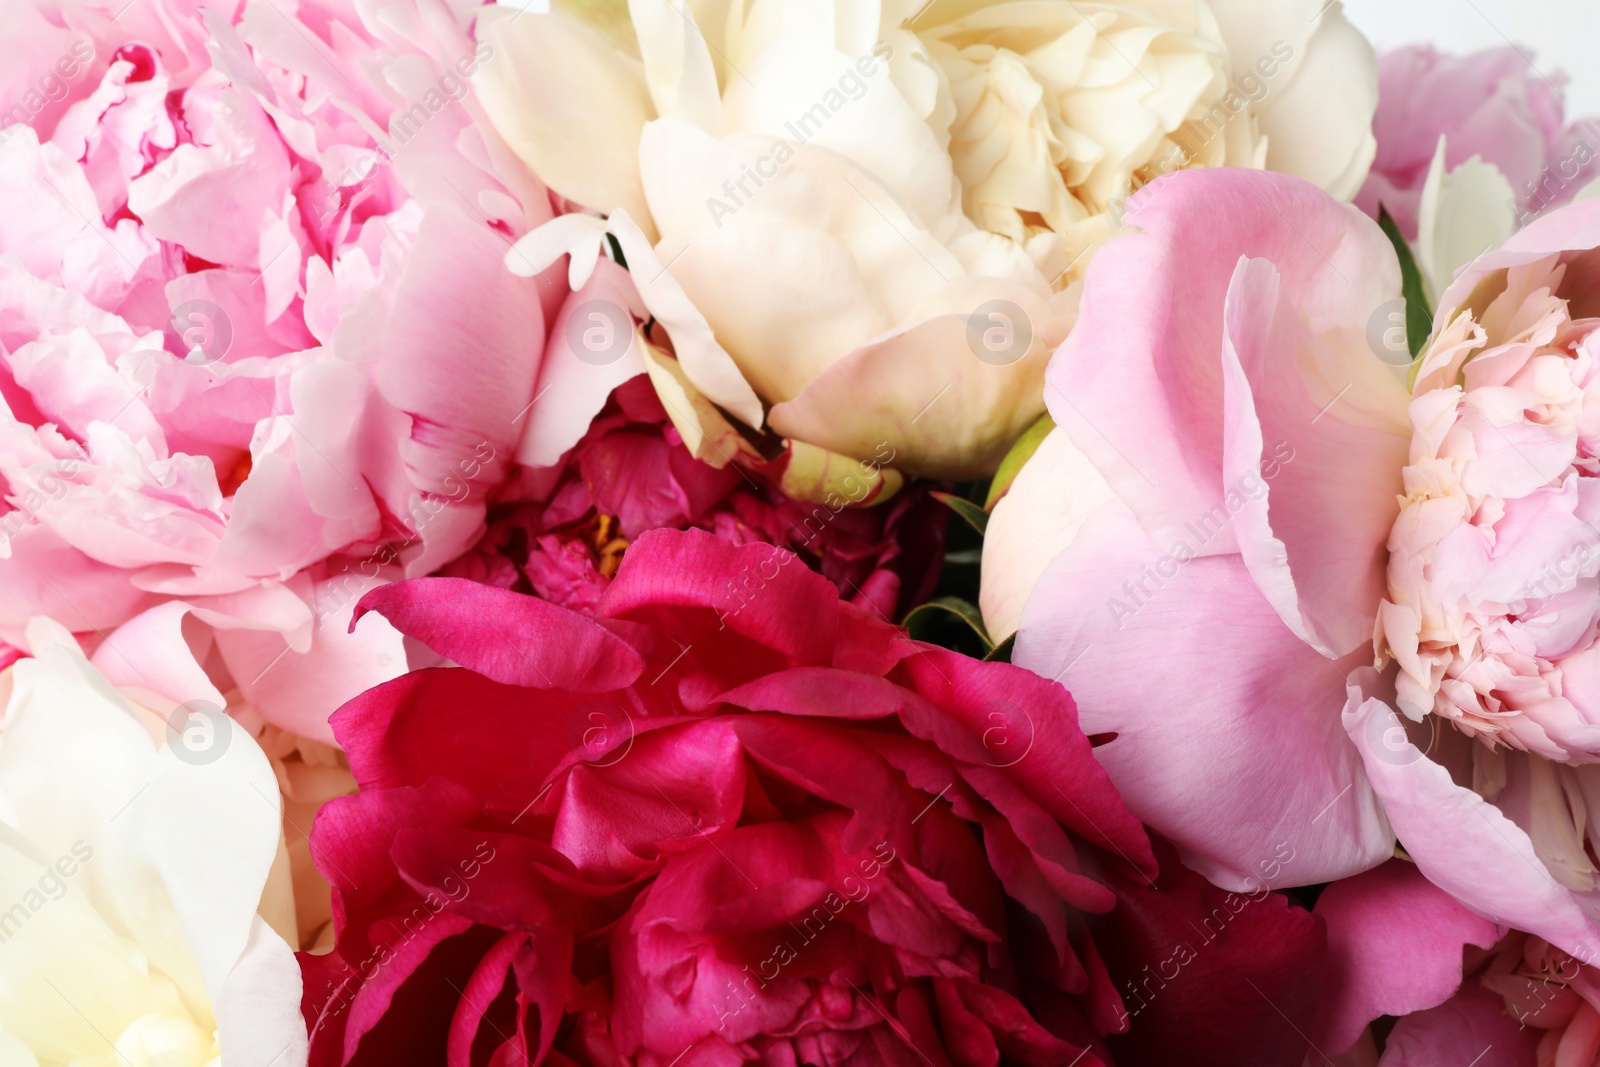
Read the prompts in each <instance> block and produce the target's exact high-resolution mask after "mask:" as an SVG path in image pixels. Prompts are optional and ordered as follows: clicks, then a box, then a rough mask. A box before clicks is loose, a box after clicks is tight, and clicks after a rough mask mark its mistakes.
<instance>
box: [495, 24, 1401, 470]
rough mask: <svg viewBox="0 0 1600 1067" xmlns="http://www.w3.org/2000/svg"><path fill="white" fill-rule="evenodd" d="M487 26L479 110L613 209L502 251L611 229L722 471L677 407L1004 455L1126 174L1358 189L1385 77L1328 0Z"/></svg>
mask: <svg viewBox="0 0 1600 1067" xmlns="http://www.w3.org/2000/svg"><path fill="white" fill-rule="evenodd" d="M1319 9H1320V10H1319ZM483 35H484V37H485V39H486V40H488V41H490V42H492V43H493V46H494V48H495V50H496V54H497V55H499V56H501V57H503V61H500V62H496V63H493V64H489V65H487V66H486V67H485V69H484V71H483V75H482V78H481V82H480V92H481V96H482V99H483V103H484V105H485V108H486V109H487V111H488V112H489V114H490V116H491V118H492V120H493V121H494V123H495V125H496V127H497V128H498V129H499V130H500V132H501V133H502V134H503V135H504V137H505V139H506V140H507V142H508V143H509V144H510V145H511V146H512V147H513V148H514V149H515V150H516V151H518V152H519V153H520V154H521V155H522V157H523V158H524V159H525V160H526V161H527V162H528V163H529V164H530V165H531V166H532V167H533V168H534V169H535V170H536V171H537V172H538V173H539V174H540V175H541V176H542V177H543V178H544V179H545V180H546V181H547V182H548V183H549V185H550V186H551V188H553V189H554V190H555V191H556V192H558V193H560V194H561V195H563V196H565V197H566V198H568V199H569V200H571V201H573V202H575V203H578V204H581V205H584V206H586V207H588V208H591V209H594V210H596V211H599V212H601V213H604V214H605V215H607V216H608V220H607V222H606V223H605V224H603V225H602V224H600V223H599V222H598V221H597V220H593V219H583V218H581V217H580V218H576V219H575V218H571V217H568V218H564V219H559V220H556V222H554V223H551V224H549V225H548V226H547V227H545V228H544V229H543V230H540V231H535V232H534V233H532V234H530V235H529V236H528V237H526V238H524V240H523V243H522V245H521V246H520V247H519V249H518V250H517V251H515V252H514V253H513V254H512V255H511V256H510V257H508V260H507V262H508V264H510V265H511V266H512V268H513V269H516V270H519V271H522V272H532V271H535V270H538V269H542V268H543V267H545V266H546V265H548V264H549V263H550V262H553V261H554V260H555V259H556V258H558V257H559V256H560V255H561V254H562V253H564V252H570V253H572V256H573V260H572V271H573V279H572V280H573V282H574V283H575V284H581V283H582V282H583V281H584V280H586V278H587V274H588V270H589V268H590V267H591V266H592V265H593V263H594V262H595V257H596V255H597V254H598V251H599V246H600V241H601V240H602V238H603V237H604V233H605V230H606V229H609V230H610V232H611V234H612V235H613V236H614V237H615V238H616V239H617V241H618V243H619V245H620V247H621V249H622V251H623V253H624V255H625V257H626V258H627V261H628V263H629V265H630V267H631V269H632V271H633V275H634V279H635V282H636V283H637V285H638V287H639V291H640V296H641V297H642V299H643V302H644V304H645V305H646V307H647V308H648V311H649V313H650V315H651V316H653V317H654V319H655V320H656V322H658V323H659V324H660V325H661V327H663V328H664V331H665V335H666V336H665V338H661V337H659V336H658V337H657V338H656V339H657V340H659V342H660V343H661V345H663V346H665V345H666V344H667V343H668V342H669V341H670V347H671V348H672V350H673V352H674V354H675V355H676V358H677V361H678V364H677V366H678V368H679V369H681V372H682V373H681V375H679V374H673V375H672V378H673V381H674V382H676V386H673V385H671V383H666V377H665V375H663V374H661V373H657V374H656V377H657V381H658V384H662V383H666V384H668V385H669V388H668V390H667V391H668V392H673V393H677V392H680V391H683V390H692V394H691V395H689V396H687V397H685V396H681V395H679V396H669V397H666V398H665V399H667V400H668V408H669V410H670V411H672V412H673V415H674V420H675V421H676V422H678V423H679V426H680V428H681V429H685V433H686V436H688V437H690V438H691V439H694V440H699V439H700V438H701V437H705V438H706V439H707V440H708V441H710V445H709V446H708V447H706V448H705V449H703V456H704V458H707V459H708V460H710V461H712V462H718V461H719V459H720V461H722V462H726V460H727V459H729V458H731V455H732V453H734V452H737V451H745V448H746V446H743V445H741V444H740V441H739V439H737V435H731V434H728V433H726V432H722V433H717V432H712V431H711V430H709V429H708V428H707V427H706V426H705V412H704V411H703V410H694V411H691V410H690V407H691V405H692V401H693V400H694V399H695V398H696V397H704V398H705V399H708V400H710V401H711V402H713V403H714V404H715V405H716V406H717V407H718V408H720V409H721V412H725V413H727V414H729V415H731V416H732V417H733V418H735V419H737V420H738V421H739V422H742V423H743V424H744V426H745V427H747V428H749V429H752V430H759V429H770V430H771V431H772V432H773V433H774V434H776V435H781V436H782V437H785V438H788V439H789V441H790V442H791V444H792V443H794V442H804V443H806V444H808V445H810V446H814V447H815V448H816V449H820V450H822V452H823V453H825V454H831V455H835V456H839V457H846V458H850V459H856V460H860V459H865V458H866V457H869V456H876V455H881V454H882V452H881V446H883V445H884V444H887V445H888V446H890V447H892V448H893V450H894V455H895V460H894V463H893V466H894V467H895V468H896V469H898V470H901V471H904V472H906V473H910V474H922V475H928V476H934V477H968V476H975V475H979V474H983V473H986V472H989V471H992V470H993V469H994V467H995V466H996V464H997V463H998V462H999V460H1000V458H1001V457H1002V456H1003V455H1004V453H1005V450H1006V448H1007V447H1008V445H1009V444H1010V443H1011V442H1012V441H1013V440H1014V439H1015V438H1016V436H1017V435H1018V434H1019V433H1020V432H1021V431H1022V430H1023V429H1024V428H1025V427H1026V426H1027V425H1029V424H1030V423H1031V422H1032V421H1033V420H1035V419H1036V418H1037V417H1038V416H1039V415H1040V414H1041V413H1042V412H1043V399H1042V392H1043V374H1044V366H1045V363H1046V361H1047V359H1048V357H1049V354H1050V352H1051V351H1053V350H1054V348H1055V347H1056V346H1057V345H1058V344H1059V343H1060V342H1061V341H1062V340H1063V339H1064V338H1065V336H1066V334H1067V331H1068V330H1069V328H1070V327H1071V324H1072V321H1073V318H1074V316H1075V309H1076V303H1077V288H1078V286H1077V281H1078V279H1079V278H1081V276H1082V273H1083V270H1084V268H1085V267H1086V266H1087V263H1088V259H1089V254H1090V253H1091V252H1092V251H1093V250H1094V249H1095V248H1096V247H1097V246H1098V245H1099V244H1100V243H1102V242H1103V241H1105V240H1106V239H1107V238H1108V237H1110V236H1111V235H1112V234H1113V233H1115V232H1116V231H1117V229H1118V228H1119V227H1120V225H1121V212H1120V204H1121V202H1122V200H1124V199H1125V198H1126V196H1127V195H1128V194H1129V193H1130V192H1131V191H1132V190H1134V189H1137V188H1138V187H1140V186H1141V185H1143V184H1144V183H1145V182H1147V181H1149V180H1151V179H1153V178H1155V177H1157V176H1159V175H1160V174H1162V173H1165V172H1167V171H1171V170H1175V169H1182V168H1187V167H1202V166H1203V167H1209V166H1221V165H1229V166H1249V167H1260V166H1266V167H1270V168H1273V169H1279V170H1285V171H1288V172H1291V173H1294V174H1298V175H1300V176H1302V177H1305V178H1308V179H1310V180H1312V181H1315V182H1317V183H1318V184H1320V185H1322V186H1323V187H1324V188H1326V189H1328V190H1329V191H1330V192H1332V193H1334V194H1335V195H1337V196H1340V197H1344V198H1348V197H1350V196H1352V195H1353V194H1354V193H1355V192H1356V190H1357V189H1358V188H1359V187H1360V185H1361V182H1362V179H1363V178H1364V176H1365V174H1366V171H1367V167H1368V165H1369V164H1370V162H1371V159H1372V155H1373V151H1374V144H1373V141H1372V135H1371V131H1370V126H1371V118H1372V113H1373V110H1374V107H1375V104H1376V95H1377V82H1376V78H1377V75H1376V66H1375V62H1374V60H1373V57H1372V54H1371V50H1370V49H1369V48H1368V46H1367V44H1366V42H1365V41H1364V40H1363V39H1362V38H1361V37H1360V36H1359V34H1357V33H1356V32H1355V31H1354V30H1353V29H1351V27H1350V26H1349V25H1348V24H1347V23H1346V22H1345V21H1344V18H1343V16H1342V14H1341V13H1340V8H1339V4H1338V3H1337V2H1334V3H1331V4H1328V5H1327V6H1326V7H1322V5H1321V4H1319V3H1317V2H1315V0H1305V2H1300V0H1294V2H1274V3H1271V4H1268V3H1266V2H1263V0H1209V2H1205V0H1123V2H1115V3H1077V2H1073V0H1034V2H1020V0H1011V2H999V3H983V2H979V0H935V2H933V3H929V4H927V5H926V6H922V7H920V9H919V4H918V3H916V2H914V0H903V2H894V0H891V2H887V3H880V2H877V0H841V2H839V3H837V4H832V5H822V6H818V5H815V4H803V3H800V2H798V0H751V2H750V3H748V4H744V3H740V4H733V3H730V2H728V0H696V2H692V3H689V4H688V5H687V6H680V5H676V4H673V3H671V2H670V0H631V2H630V3H629V5H628V8H627V14H626V16H624V15H623V14H622V12H621V10H620V4H618V3H616V2H610V3H590V4H587V5H585V6H584V9H583V14H582V15H577V14H573V13H571V12H570V11H563V10H560V9H557V10H556V11H554V12H552V13H549V14H530V13H526V12H518V13H512V12H510V11H505V12H502V13H500V14H498V15H496V16H491V17H490V18H489V19H487V20H486V23H485V25H484V27H483ZM1311 116H1315V121H1314V122H1313V121H1310V117H1311ZM713 421H715V420H714V419H713ZM686 424H687V425H686ZM749 450H750V452H751V453H755V452H756V449H755V447H754V446H749ZM761 454H762V455H765V456H766V457H767V458H769V459H770V455H771V450H770V449H767V450H765V451H764V452H762V453H761Z"/></svg>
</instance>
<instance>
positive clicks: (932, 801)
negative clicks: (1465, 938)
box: [302, 530, 1309, 1067]
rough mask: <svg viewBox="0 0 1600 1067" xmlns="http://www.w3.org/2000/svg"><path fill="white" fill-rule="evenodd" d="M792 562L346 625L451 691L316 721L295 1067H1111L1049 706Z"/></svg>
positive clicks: (1100, 832)
mask: <svg viewBox="0 0 1600 1067" xmlns="http://www.w3.org/2000/svg"><path fill="white" fill-rule="evenodd" d="M796 560H797V557H796V556H794V555H793V554H791V553H788V552H785V551H783V550H781V549H777V548H774V547H771V546H767V545H755V544H751V545H744V546H737V547H736V546H734V545H731V544H729V543H727V542H726V541H724V540H722V539H720V538H718V537H715V536H713V535H712V534H710V533H707V532H704V531H700V530H690V531H684V532H676V531H673V532H669V531H661V530H657V531H652V532H647V533H645V534H644V535H643V536H641V537H640V538H639V539H638V540H637V541H636V542H635V543H634V544H633V546H632V547H631V548H630V549H629V550H628V552H627V554H626V556H625V557H624V559H623V561H622V565H621V568H620V570H618V572H617V574H616V576H615V577H614V578H613V579H612V581H611V582H610V584H609V585H607V586H606V588H605V590H604V592H603V594H602V596H601V598H600V601H599V604H598V606H597V608H596V610H595V612H594V617H593V619H590V618H588V617H585V616H582V615H579V614H576V613H573V612H570V611H568V610H566V609H563V608H561V607H557V606H555V605H552V604H549V603H547V602H545V601H541V600H538V599H536V598H533V597H527V596H522V595H519V594H516V593H512V592H509V591H504V590H500V589H495V588H492V587H489V586H484V585H479V584H476V583H472V582H468V581H463V580H461V579H451V578H431V579H419V580H416V581H412V582H407V583H402V584H399V585H394V586H388V587H385V588H382V589H379V590H375V591H374V592H372V593H370V594H369V595H368V597H367V598H366V599H365V600H364V601H363V604H362V609H361V610H362V611H366V610H374V611H378V612H381V613H382V614H384V615H385V616H386V617H387V618H388V619H389V621H390V623H391V624H392V625H394V626H396V627H397V628H399V629H400V630H401V631H402V632H403V633H406V634H407V635H409V636H411V637H414V638H416V639H418V640H421V641H424V642H425V643H427V644H428V645H429V646H430V647H432V648H433V649H434V650H435V651H436V652H437V653H439V654H440V655H443V656H446V657H448V658H449V659H451V660H453V661H455V662H458V663H461V664H462V665H463V666H464V667H466V668H467V669H435V670H424V671H419V672H416V673H413V674H410V675H407V676H405V677H404V678H400V679H397V680H395V681H393V682H390V683H387V684H386V685H384V686H380V687H379V688H377V689H374V690H373V691H372V692H370V693H367V694H365V695H363V696H362V697H360V698H359V699H357V700H355V701H353V702H351V703H350V704H348V705H346V706H345V707H344V708H343V709H341V710H340V711H339V712H338V714H337V715H335V717H334V728H335V731H336V733H337V734H338V737H339V739H340V741H341V742H342V743H343V745H344V746H345V749H346V751H347V752H348V753H349V755H350V762H351V768H352V770H353V771H354V773H355V776H356V779H357V781H358V782H359V783H360V786H361V790H360V792H359V793H357V794H356V795H355V796H353V797H347V798H343V799H339V800H335V801H333V802H331V803H330V804H328V805H327V806H326V807H325V808H324V809H323V810H322V812H321V814H320V815H319V816H318V819H317V823H316V827H315V829H314V831H313V834H312V840H313V842H314V844H315V846H316V848H315V855H316V856H317V858H318V862H319V865H320V866H321V868H322V869H323V871H324V873H325V874H326V875H327V876H328V877H329V879H330V880H331V881H332V882H333V885H334V916H335V924H336V927H337V941H336V946H335V948H334V951H333V952H332V953H331V954H329V955H325V956H312V955H306V956H303V957H302V965H303V967H304V969H305V974H306V983H307V993H306V998H307V999H306V1018H307V1021H308V1023H309V1025H310V1027H311V1042H312V1054H311V1059H312V1062H313V1063H314V1064H325V1063H334V1064H342V1063H348V1062H352V1059H353V1058H360V1059H361V1060H365V1059H367V1058H370V1057H372V1056H377V1057H379V1058H385V1057H388V1058H394V1057H396V1056H400V1055H405V1056H407V1057H409V1058H412V1059H428V1060H438V1061H444V1060H445V1058H446V1057H447V1056H448V1057H449V1058H450V1059H451V1060H455V1059H456V1058H457V1057H461V1058H462V1061H463V1062H464V1061H465V1057H466V1056H467V1052H468V1050H469V1049H471V1050H474V1054H473V1055H474V1062H475V1061H476V1059H477V1057H478V1056H479V1055H480V1054H481V1055H486V1056H491V1058H493V1059H495V1061H496V1062H499V1060H500V1059H501V1058H510V1059H512V1060H516V1061H517V1062H523V1059H522V1058H523V1057H526V1058H527V1060H528V1061H529V1062H537V1061H538V1060H539V1059H540V1058H541V1057H543V1056H545V1055H546V1054H547V1053H549V1050H551V1049H552V1048H553V1049H556V1050H558V1051H559V1052H560V1053H561V1054H562V1055H563V1056H565V1057H569V1058H571V1059H573V1060H576V1061H577V1062H579V1063H583V1064H599V1063H616V1062H630V1063H638V1064H656V1065H659V1067H665V1065H667V1064H669V1063H672V1062H674V1061H676V1060H678V1059H680V1058H683V1059H684V1061H685V1062H711V1061H713V1060H716V1061H718V1062H729V1061H733V1062H737V1061H738V1060H746V1059H753V1058H757V1057H760V1058H772V1059H774V1060H778V1061H804V1062H822V1061H824V1060H826V1061H829V1062H833V1061H841V1060H844V1061H851V1060H854V1061H859V1062H882V1061H891V1062H897V1063H900V1062H903V1063H907V1064H909V1063H912V1062H917V1061H918V1059H919V1058H918V1056H917V1052H919V1051H920V1052H922V1053H923V1054H924V1055H927V1056H931V1057H943V1056H945V1055H946V1054H948V1055H949V1056H950V1057H951V1058H953V1059H957V1060H959V1061H960V1062H967V1061H975V1060H982V1059H984V1058H985V1057H988V1058H989V1059H991V1060H992V1059H993V1057H994V1056H996V1055H1003V1056H1005V1057H1006V1058H1007V1059H1008V1060H1011V1061H1014V1062H1020V1063H1067V1062H1073V1061H1074V1058H1077V1060H1078V1062H1081V1063H1086V1064H1087V1063H1099V1062H1106V1058H1105V1057H1106V1053H1105V1045H1104V1043H1103V1041H1102V1035H1105V1034H1107V1033H1111V1032H1113V1031H1117V1030H1121V1029H1126V1024H1127V1015H1128V1013H1127V1012H1126V1011H1124V1010H1123V1001H1122V999H1121V998H1120V997H1119V994H1118V990H1117V989H1115V988H1113V985H1112V980H1111V978H1110V977H1109V975H1108V973H1107V970H1106V965H1105V962H1104V961H1103V959H1102V957H1101V955H1100V953H1099V952H1098V951H1097V949H1096V948H1095V943H1094V941H1093V939H1092V938H1091V937H1090V933H1089V928H1088V926H1087V925H1086V922H1085V916H1086V915H1090V914H1093V913H1100V912H1105V911H1107V910H1108V909H1110V908H1111V907H1112V905H1113V904H1114V903H1115V901H1116V895H1115V894H1114V892H1113V890H1112V889H1110V888H1108V886H1107V884H1106V880H1105V879H1107V878H1110V877H1112V876H1110V875H1098V876H1097V875H1096V874H1095V873H1093V872H1095V871H1101V870H1114V871H1116V872H1119V874H1118V876H1120V877H1122V878H1127V879H1139V880H1140V881H1141V882H1144V881H1148V880H1149V879H1150V878H1151V876H1152V875H1153V874H1154V871H1155V867H1154V859H1153V857H1152V854H1151V852H1150V846H1149V843H1148V841H1147V840H1146V838H1145V836H1144V833H1143V830H1142V829H1141V828H1140V826H1139V825H1138V823H1137V822H1136V821H1135V820H1133V819H1132V818H1131V817H1130V816H1129V815H1128V814H1127V812H1126V811H1125V810H1124V809H1123V808H1122V806H1121V804H1120V802H1119V801H1118V800H1117V798H1116V796H1115V794H1114V793H1113V792H1111V790H1110V789H1109V787H1108V786H1107V784H1106V780H1105V778H1104V775H1103V772H1101V771H1100V769H1099V768H1098V766H1097V765H1096V764H1095V762H1094V760H1093V759H1092V758H1091V756H1090V751H1089V742H1088V741H1087V740H1086V739H1085V738H1084V737H1083V735H1082V734H1081V733H1079V732H1078V730H1077V729H1076V726H1075V725H1074V716H1073V708H1072V703H1071V700H1070V699H1069V698H1068V697H1067V696H1066V694H1065V693H1064V692H1063V691H1062V690H1061V689H1060V688H1059V687H1055V686H1051V685H1049V684H1048V683H1045V682H1042V681H1040V680H1039V679H1037V678H1034V677H1033V676H1032V675H1030V674H1028V673H1027V672H1025V671H1022V670H1019V669H1017V668H1013V667H1011V666H1009V665H1006V664H985V663H980V662H978V661H975V660H970V659H967V658H966V657H963V656H960V655H958V654H956V653H951V652H946V651H944V650H942V649H938V648H936V647H934V646H925V645H919V644H917V643H914V642H911V641H909V640H908V639H907V638H906V637H905V636H904V635H903V632H902V631H899V630H897V629H895V628H894V627H892V626H889V625H887V624H885V623H883V622H881V621H879V620H878V619H877V618H875V617H874V616H872V615H871V614H869V613H867V612H864V611H862V610H860V609H858V608H856V607H853V606H851V605H850V604H848V603H844V602H842V601H841V599H840V597H839V594H838V592H837V590H836V589H835V588H834V587H833V586H832V585H831V584H830V583H829V582H827V581H826V580H824V579H823V578H822V577H820V576H818V575H816V574H813V573H812V572H810V571H808V570H806V569H805V568H804V567H803V566H801V565H799V564H797V562H796ZM1308 918H1309V917H1308ZM1240 936H1241V938H1242V937H1243V935H1242V934H1241V935H1240ZM1219 958H1220V957H1219ZM1135 970H1137V967H1135ZM402 1049H403V1050H404V1052H403V1053H402V1052H400V1051H398V1050H402ZM686 1054H687V1055H686Z"/></svg>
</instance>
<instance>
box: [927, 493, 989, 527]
mask: <svg viewBox="0 0 1600 1067" xmlns="http://www.w3.org/2000/svg"><path fill="white" fill-rule="evenodd" d="M933 499H935V500H937V501H938V502H939V503H941V504H943V505H944V506H945V507H947V508H949V509H950V510H951V511H953V512H955V513H956V514H957V515H960V516H961V517H962V518H963V519H965V520H967V525H968V526H970V527H972V528H973V529H974V530H977V531H978V533H979V535H980V536H981V535H982V534H983V531H984V530H986V529H987V528H988V526H989V513H988V512H987V511H984V510H983V509H982V508H980V507H979V506H978V505H976V504H974V503H973V502H972V501H970V500H963V499H961V498H960V497H958V496H955V495H953V494H951V493H934V494H933Z"/></svg>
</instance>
